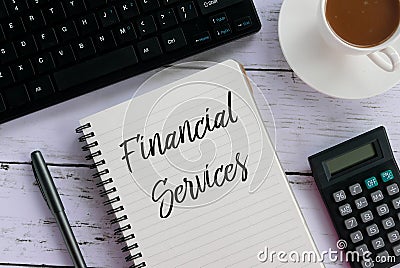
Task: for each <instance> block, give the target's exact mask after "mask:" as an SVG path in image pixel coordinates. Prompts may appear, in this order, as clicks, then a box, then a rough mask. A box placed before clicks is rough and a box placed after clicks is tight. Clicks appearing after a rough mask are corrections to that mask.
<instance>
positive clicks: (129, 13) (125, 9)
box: [116, 0, 139, 20]
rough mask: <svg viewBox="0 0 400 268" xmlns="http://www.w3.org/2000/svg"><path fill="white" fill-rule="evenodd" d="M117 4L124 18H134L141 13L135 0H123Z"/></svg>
mask: <svg viewBox="0 0 400 268" xmlns="http://www.w3.org/2000/svg"><path fill="white" fill-rule="evenodd" d="M116 6H117V9H118V13H119V15H120V16H121V17H122V19H123V20H128V19H132V18H133V17H136V16H138V15H139V8H138V6H137V4H136V1H135V0H129V1H122V2H120V3H117V4H116Z"/></svg>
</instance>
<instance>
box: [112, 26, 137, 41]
mask: <svg viewBox="0 0 400 268" xmlns="http://www.w3.org/2000/svg"><path fill="white" fill-rule="evenodd" d="M114 36H115V39H116V41H117V43H118V44H120V45H123V44H127V43H131V42H132V41H134V40H136V38H137V36H136V32H135V29H134V28H133V25H132V23H124V24H121V25H119V26H118V27H117V28H116V29H115V30H114Z"/></svg>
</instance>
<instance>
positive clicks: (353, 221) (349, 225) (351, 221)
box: [344, 217, 358, 230]
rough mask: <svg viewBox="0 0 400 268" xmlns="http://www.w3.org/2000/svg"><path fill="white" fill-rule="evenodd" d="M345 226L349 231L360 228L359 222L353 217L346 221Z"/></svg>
mask: <svg viewBox="0 0 400 268" xmlns="http://www.w3.org/2000/svg"><path fill="white" fill-rule="evenodd" d="M344 225H345V226H346V229H347V230H350V229H353V228H355V227H357V226H358V222H357V220H356V218H354V217H351V218H350V219H347V220H345V221H344Z"/></svg>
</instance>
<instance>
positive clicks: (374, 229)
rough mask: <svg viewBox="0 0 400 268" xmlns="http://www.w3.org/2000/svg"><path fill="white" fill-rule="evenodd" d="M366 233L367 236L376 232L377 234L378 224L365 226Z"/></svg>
mask: <svg viewBox="0 0 400 268" xmlns="http://www.w3.org/2000/svg"><path fill="white" fill-rule="evenodd" d="M367 234H368V236H374V235H376V234H379V228H378V225H376V224H372V225H370V226H368V227H367Z"/></svg>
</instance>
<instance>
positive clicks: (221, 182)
mask: <svg viewBox="0 0 400 268" xmlns="http://www.w3.org/2000/svg"><path fill="white" fill-rule="evenodd" d="M87 122H90V123H91V126H92V128H90V129H87V130H85V131H86V134H87V133H89V132H91V131H93V132H94V133H95V137H93V138H90V139H88V143H91V142H94V141H98V143H99V146H98V147H97V148H94V149H93V151H97V150H98V149H100V150H101V152H102V155H101V156H98V157H96V158H95V161H100V160H101V159H104V160H105V162H106V164H105V165H104V166H102V167H101V169H105V168H107V169H108V170H109V173H108V174H105V175H103V176H102V177H101V178H102V180H107V179H108V178H113V181H114V183H113V184H107V185H106V186H105V187H106V189H111V188H112V187H116V189H117V192H115V193H111V194H110V195H109V198H110V199H112V198H115V197H116V196H119V197H120V199H121V202H117V203H113V204H112V205H113V207H114V208H118V207H120V206H121V205H122V206H123V208H124V210H123V211H120V212H117V213H116V217H120V216H122V215H127V216H128V221H126V222H122V223H121V226H125V225H126V224H127V223H129V224H130V225H131V227H132V229H131V230H127V231H125V232H124V235H126V236H128V235H130V234H132V233H133V234H134V236H135V239H133V240H129V241H128V245H132V244H134V243H137V245H138V248H136V249H133V250H132V251H131V255H135V254H137V253H138V252H141V254H142V257H141V258H139V259H137V260H136V263H140V262H142V261H144V262H146V266H147V267H253V266H263V267H286V266H293V267H310V266H312V265H311V264H309V263H292V262H289V263H281V262H279V261H278V260H277V258H276V256H275V259H274V262H270V261H267V262H266V263H262V262H260V260H259V259H258V257H257V256H258V254H259V252H260V251H262V250H264V251H265V249H266V248H268V250H269V251H270V252H271V251H276V252H278V251H285V252H290V251H293V250H295V251H297V252H299V253H302V252H303V251H311V250H315V247H314V246H313V243H312V240H311V237H310V234H309V232H308V230H307V228H306V227H305V223H304V220H303V219H302V217H301V214H300V210H299V208H298V206H297V203H296V201H295V199H294V197H293V195H292V193H291V190H290V187H289V185H288V183H287V181H286V177H285V174H284V173H283V171H282V168H281V167H280V165H279V162H278V160H277V158H276V154H275V151H274V148H273V146H272V144H271V142H270V140H269V138H268V134H267V132H266V130H265V128H264V126H263V123H262V120H261V117H260V115H259V113H258V110H257V108H256V105H255V103H254V100H253V98H252V95H251V90H250V88H249V85H248V83H247V80H246V77H245V76H244V75H243V74H242V72H241V67H240V65H239V64H237V63H236V62H235V61H227V62H224V63H222V64H219V65H216V66H213V67H211V68H209V69H207V70H205V71H201V72H199V73H196V74H194V75H192V76H190V77H187V78H185V79H183V80H180V81H178V82H176V83H173V84H171V85H167V86H165V87H163V88H161V89H158V90H154V91H152V92H150V93H147V94H144V95H142V96H138V97H136V98H133V100H132V101H130V102H125V103H122V104H120V105H118V106H115V107H113V108H110V109H108V110H105V111H102V112H100V113H98V114H95V115H92V116H89V117H87V118H84V119H82V120H81V124H85V123H87ZM189 129H190V130H189ZM154 141H156V142H154ZM315 266H317V265H316V264H315ZM318 266H320V265H318Z"/></svg>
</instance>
